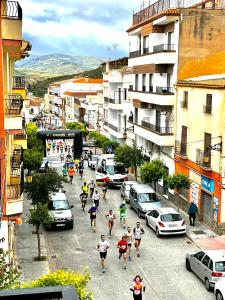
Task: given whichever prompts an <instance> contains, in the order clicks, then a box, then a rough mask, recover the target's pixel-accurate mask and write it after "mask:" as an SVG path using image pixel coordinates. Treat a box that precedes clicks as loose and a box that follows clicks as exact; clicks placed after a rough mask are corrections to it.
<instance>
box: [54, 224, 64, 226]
mask: <svg viewBox="0 0 225 300" xmlns="http://www.w3.org/2000/svg"><path fill="white" fill-rule="evenodd" d="M56 226H65V224H56Z"/></svg>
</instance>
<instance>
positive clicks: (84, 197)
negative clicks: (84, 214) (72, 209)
mask: <svg viewBox="0 0 225 300" xmlns="http://www.w3.org/2000/svg"><path fill="white" fill-rule="evenodd" d="M87 198H88V194H87V193H85V192H83V191H82V193H81V194H80V200H81V207H82V209H83V211H84V209H85V206H86V204H87Z"/></svg>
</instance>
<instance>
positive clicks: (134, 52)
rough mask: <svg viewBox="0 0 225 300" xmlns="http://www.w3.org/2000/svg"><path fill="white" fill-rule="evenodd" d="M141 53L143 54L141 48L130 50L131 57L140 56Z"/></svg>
mask: <svg viewBox="0 0 225 300" xmlns="http://www.w3.org/2000/svg"><path fill="white" fill-rule="evenodd" d="M140 55H141V50H136V51H131V52H130V58H133V57H138V56H140Z"/></svg>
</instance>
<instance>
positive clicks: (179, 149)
mask: <svg viewBox="0 0 225 300" xmlns="http://www.w3.org/2000/svg"><path fill="white" fill-rule="evenodd" d="M175 154H177V155H178V156H181V157H182V158H183V159H187V144H186V143H181V142H180V141H176V142H175Z"/></svg>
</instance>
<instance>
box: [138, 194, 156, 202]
mask: <svg viewBox="0 0 225 300" xmlns="http://www.w3.org/2000/svg"><path fill="white" fill-rule="evenodd" d="M157 201H159V200H158V199H157V197H156V194H155V193H143V194H140V195H139V202H140V203H145V202H157Z"/></svg>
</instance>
